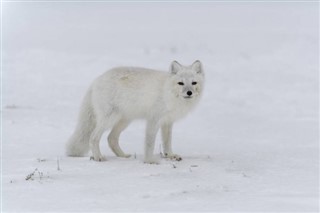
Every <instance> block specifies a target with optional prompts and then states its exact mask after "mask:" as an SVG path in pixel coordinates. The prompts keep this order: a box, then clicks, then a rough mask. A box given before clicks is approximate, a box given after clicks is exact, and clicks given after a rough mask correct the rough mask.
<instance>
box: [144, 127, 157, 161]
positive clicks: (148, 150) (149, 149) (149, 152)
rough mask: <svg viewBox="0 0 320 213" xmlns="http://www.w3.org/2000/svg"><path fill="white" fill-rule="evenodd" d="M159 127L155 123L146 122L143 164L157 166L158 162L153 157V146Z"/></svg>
mask: <svg viewBox="0 0 320 213" xmlns="http://www.w3.org/2000/svg"><path fill="white" fill-rule="evenodd" d="M158 131H159V125H158V123H157V122H153V121H148V122H147V130H146V139H145V150H144V162H145V163H151V164H158V163H159V160H158V159H157V158H156V157H155V156H154V155H153V151H154V144H155V140H156V135H157V132H158Z"/></svg>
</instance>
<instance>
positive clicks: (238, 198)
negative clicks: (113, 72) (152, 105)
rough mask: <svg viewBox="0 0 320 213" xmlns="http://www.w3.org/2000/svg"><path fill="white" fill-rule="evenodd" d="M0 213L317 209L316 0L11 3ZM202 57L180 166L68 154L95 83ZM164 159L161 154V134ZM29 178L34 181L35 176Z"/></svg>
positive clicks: (136, 139)
mask: <svg viewBox="0 0 320 213" xmlns="http://www.w3.org/2000/svg"><path fill="white" fill-rule="evenodd" d="M2 5H3V8H2V12H3V14H2V17H3V21H2V22H3V26H2V35H3V47H2V51H3V52H2V53H3V56H2V60H3V64H2V100H3V103H2V126H1V128H2V140H1V143H2V156H1V160H2V161H1V162H2V172H1V173H2V188H1V192H2V197H1V199H2V203H1V208H2V210H3V211H4V212H33V211H38V212H49V211H50V212H68V211H70V212H71V211H81V212H97V211H103V212H108V211H130V212H131V211H147V212H150V211H205V210H206V211H232V212H239V211H259V212H267V211H272V212H282V211H287V212H294V211H297V212H307V211H311V212H316V211H318V210H319V201H318V199H319V133H318V130H319V120H318V115H319V114H318V107H319V105H318V96H319V91H318V86H319V79H318V77H319V74H318V71H319V61H318V57H319V52H318V50H319V49H318V47H319V38H318V30H319V26H318V24H319V21H318V18H319V7H318V4H317V3H310V2H307V3H303V2H301V3H293V2H287V3H284V2H282V3H267V2H260V3H248V2H242V3H241V2H239V3H237V2H229V3H221V2H220V3H218V2H216V3H101V2H100V3H99V2H91V3H90V2H86V3H84V2H82V3H80V2H77V3H75V2H60V3H30V2H29V3H8V2H6V3H2ZM196 59H200V60H201V61H202V63H203V64H204V68H205V72H206V88H205V94H204V95H203V99H202V101H201V103H200V105H199V106H198V108H197V109H196V110H195V111H194V112H193V113H191V114H190V115H189V116H188V118H186V119H184V120H181V121H179V122H178V123H177V124H176V125H175V127H174V134H173V145H174V150H175V152H176V153H178V154H180V155H182V156H183V157H184V159H183V161H181V162H173V161H169V160H165V159H162V160H161V164H160V165H148V164H144V163H142V158H143V156H142V153H143V138H144V122H143V121H137V122H135V123H133V124H132V125H131V126H129V128H128V129H127V130H126V131H125V132H124V133H123V134H122V136H121V139H120V140H121V145H122V147H123V149H124V150H125V151H126V152H128V153H131V154H133V157H131V158H129V159H120V158H117V157H115V156H114V155H113V154H112V153H111V151H110V150H109V148H108V147H107V142H106V135H104V137H103V140H102V142H101V147H102V151H103V153H104V154H105V155H107V157H108V161H106V162H94V161H90V160H89V157H84V158H69V157H66V156H65V155H64V144H65V142H66V140H67V139H68V137H69V136H70V135H71V133H72V131H73V130H74V127H75V124H76V119H77V114H78V110H79V105H80V102H81V99H82V97H83V95H84V93H85V91H86V89H87V88H88V86H89V84H90V83H91V81H92V80H93V79H94V78H96V77H97V76H98V75H100V74H101V73H103V72H104V71H105V70H107V69H109V68H111V67H114V66H119V65H128V66H144V67H150V68H155V69H161V70H164V71H165V70H167V69H168V67H169V64H170V62H171V61H172V60H178V61H179V62H181V63H182V64H191V63H192V62H193V61H194V60H196ZM156 153H157V154H159V153H160V140H159V139H158V141H157V148H156ZM26 179H28V180H26Z"/></svg>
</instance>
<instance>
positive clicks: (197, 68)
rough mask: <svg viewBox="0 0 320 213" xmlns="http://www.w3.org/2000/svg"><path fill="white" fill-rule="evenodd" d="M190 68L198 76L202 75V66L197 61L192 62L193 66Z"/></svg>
mask: <svg viewBox="0 0 320 213" xmlns="http://www.w3.org/2000/svg"><path fill="white" fill-rule="evenodd" d="M191 68H192V69H193V70H194V71H196V72H197V73H198V74H200V73H202V72H203V70H202V64H201V62H200V61H199V60H196V61H195V62H193V64H192V65H191Z"/></svg>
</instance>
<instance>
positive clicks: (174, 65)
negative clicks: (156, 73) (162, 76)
mask: <svg viewBox="0 0 320 213" xmlns="http://www.w3.org/2000/svg"><path fill="white" fill-rule="evenodd" d="M181 69H182V65H181V64H179V62H177V61H173V62H172V63H171V66H170V72H171V73H172V74H177V73H178V72H179V70H181Z"/></svg>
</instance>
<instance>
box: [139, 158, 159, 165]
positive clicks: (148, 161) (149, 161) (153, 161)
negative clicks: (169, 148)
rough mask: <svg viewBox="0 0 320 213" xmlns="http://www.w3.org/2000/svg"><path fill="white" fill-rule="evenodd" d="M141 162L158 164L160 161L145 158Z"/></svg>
mask: <svg viewBox="0 0 320 213" xmlns="http://www.w3.org/2000/svg"><path fill="white" fill-rule="evenodd" d="M143 162H144V163H148V164H160V161H159V159H157V158H145V159H144V161H143Z"/></svg>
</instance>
